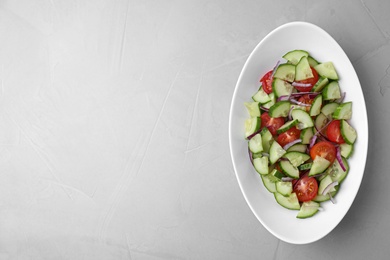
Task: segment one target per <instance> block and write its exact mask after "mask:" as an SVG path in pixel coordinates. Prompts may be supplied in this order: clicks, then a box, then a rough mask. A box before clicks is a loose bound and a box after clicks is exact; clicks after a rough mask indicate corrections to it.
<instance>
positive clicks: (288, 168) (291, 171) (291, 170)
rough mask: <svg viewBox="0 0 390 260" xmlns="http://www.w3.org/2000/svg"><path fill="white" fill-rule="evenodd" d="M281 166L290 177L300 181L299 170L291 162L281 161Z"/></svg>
mask: <svg viewBox="0 0 390 260" xmlns="http://www.w3.org/2000/svg"><path fill="white" fill-rule="evenodd" d="M279 166H280V168H281V169H282V172H283V173H284V174H286V175H287V176H288V177H291V178H294V179H299V170H298V168H297V167H295V166H294V165H292V163H291V162H290V161H280V163H279Z"/></svg>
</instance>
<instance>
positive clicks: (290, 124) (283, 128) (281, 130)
mask: <svg viewBox="0 0 390 260" xmlns="http://www.w3.org/2000/svg"><path fill="white" fill-rule="evenodd" d="M297 124H298V120H297V119H294V120H291V121H288V122H286V123H285V124H284V125H282V126H281V127H279V128H278V130H276V133H277V134H281V133H284V132H286V131H287V130H288V129H290V128H291V127H294V126H296V125H297Z"/></svg>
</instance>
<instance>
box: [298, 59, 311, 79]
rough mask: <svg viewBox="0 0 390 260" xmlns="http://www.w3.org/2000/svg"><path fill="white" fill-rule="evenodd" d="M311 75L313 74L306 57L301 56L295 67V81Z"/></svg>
mask: <svg viewBox="0 0 390 260" xmlns="http://www.w3.org/2000/svg"><path fill="white" fill-rule="evenodd" d="M313 77H314V75H313V72H312V70H311V68H310V64H309V62H308V60H307V57H305V56H303V57H302V58H301V59H300V60H299V62H298V64H297V66H296V67H295V81H300V80H305V79H309V78H313Z"/></svg>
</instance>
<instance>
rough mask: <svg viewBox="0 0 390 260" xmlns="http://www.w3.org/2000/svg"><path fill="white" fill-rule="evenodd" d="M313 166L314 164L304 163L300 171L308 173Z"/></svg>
mask: <svg viewBox="0 0 390 260" xmlns="http://www.w3.org/2000/svg"><path fill="white" fill-rule="evenodd" d="M312 165H313V163H311V162H310V163H304V164H302V165H300V166H299V167H298V169H299V170H300V171H306V170H309V169H310V168H311V166H312Z"/></svg>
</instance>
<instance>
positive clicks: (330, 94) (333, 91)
mask: <svg viewBox="0 0 390 260" xmlns="http://www.w3.org/2000/svg"><path fill="white" fill-rule="evenodd" d="M322 95H323V99H324V100H333V99H339V98H340V97H341V92H340V86H339V83H338V82H337V81H332V82H330V83H329V84H328V85H326V87H325V88H324V89H323V90H322Z"/></svg>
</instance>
